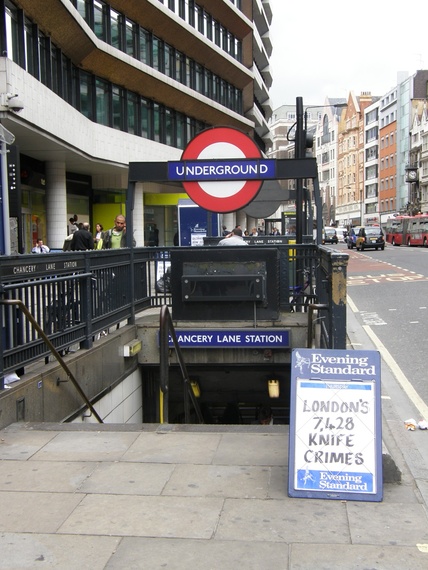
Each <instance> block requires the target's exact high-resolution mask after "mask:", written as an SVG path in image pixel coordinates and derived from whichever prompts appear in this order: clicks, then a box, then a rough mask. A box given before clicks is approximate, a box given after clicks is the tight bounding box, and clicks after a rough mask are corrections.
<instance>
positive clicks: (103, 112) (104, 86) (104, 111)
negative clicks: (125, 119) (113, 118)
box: [95, 79, 110, 127]
mask: <svg viewBox="0 0 428 570" xmlns="http://www.w3.org/2000/svg"><path fill="white" fill-rule="evenodd" d="M95 98H96V100H95V107H96V122H97V123H99V124H100V125H105V126H106V127H108V126H109V123H110V121H109V116H110V113H109V111H110V93H109V84H108V83H107V81H104V80H103V79H97V80H96V81H95Z"/></svg>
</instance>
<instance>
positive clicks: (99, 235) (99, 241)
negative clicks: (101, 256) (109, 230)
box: [94, 224, 104, 249]
mask: <svg viewBox="0 0 428 570" xmlns="http://www.w3.org/2000/svg"><path fill="white" fill-rule="evenodd" d="M103 233H104V228H103V226H102V224H97V225H96V226H95V237H94V249H102V248H103Z"/></svg>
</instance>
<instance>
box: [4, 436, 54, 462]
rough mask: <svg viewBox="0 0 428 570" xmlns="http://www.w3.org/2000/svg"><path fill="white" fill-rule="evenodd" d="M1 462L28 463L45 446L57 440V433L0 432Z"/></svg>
mask: <svg viewBox="0 0 428 570" xmlns="http://www.w3.org/2000/svg"><path fill="white" fill-rule="evenodd" d="M0 434H1V435H0V460H1V459H18V460H20V461H26V460H27V459H28V458H30V457H32V456H33V455H34V454H35V453H37V451H39V450H40V449H41V448H42V447H43V446H44V445H46V444H47V443H48V442H50V441H51V440H53V439H55V437H56V436H57V435H58V434H57V432H45V431H38V430H37V431H36V430H23V429H5V430H2V431H1V432H0Z"/></svg>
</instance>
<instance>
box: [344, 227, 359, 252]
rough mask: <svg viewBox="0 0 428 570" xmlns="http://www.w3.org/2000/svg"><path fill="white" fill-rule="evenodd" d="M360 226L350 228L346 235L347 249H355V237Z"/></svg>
mask: <svg viewBox="0 0 428 570" xmlns="http://www.w3.org/2000/svg"><path fill="white" fill-rule="evenodd" d="M360 227H361V226H355V227H354V228H350V229H349V232H348V235H347V236H346V243H347V244H348V249H352V248H354V247H355V244H356V243H357V235H358V232H359V231H360Z"/></svg>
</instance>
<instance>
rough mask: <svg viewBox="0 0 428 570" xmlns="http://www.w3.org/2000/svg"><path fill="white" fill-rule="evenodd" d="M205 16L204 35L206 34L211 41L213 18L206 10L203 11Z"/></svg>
mask: <svg viewBox="0 0 428 570" xmlns="http://www.w3.org/2000/svg"><path fill="white" fill-rule="evenodd" d="M205 18H206V24H205V26H206V35H207V38H208V39H209V40H211V41H212V39H213V19H212V16H210V15H209V14H207V13H206V12H205Z"/></svg>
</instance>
